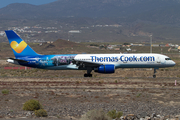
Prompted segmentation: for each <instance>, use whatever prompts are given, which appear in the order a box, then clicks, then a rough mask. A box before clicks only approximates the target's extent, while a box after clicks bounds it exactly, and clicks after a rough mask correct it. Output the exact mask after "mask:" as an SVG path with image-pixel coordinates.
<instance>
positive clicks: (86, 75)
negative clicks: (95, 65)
mask: <svg viewBox="0 0 180 120" xmlns="http://www.w3.org/2000/svg"><path fill="white" fill-rule="evenodd" d="M91 71H92V68H87V74H84V77H92V74H91Z"/></svg>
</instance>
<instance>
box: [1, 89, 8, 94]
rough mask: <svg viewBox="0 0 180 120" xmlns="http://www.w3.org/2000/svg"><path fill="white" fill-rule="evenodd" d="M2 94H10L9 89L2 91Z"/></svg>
mask: <svg viewBox="0 0 180 120" xmlns="http://www.w3.org/2000/svg"><path fill="white" fill-rule="evenodd" d="M1 92H2V94H3V95H7V94H9V90H7V89H4V90H2V91H1Z"/></svg>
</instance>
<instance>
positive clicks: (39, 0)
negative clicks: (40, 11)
mask: <svg viewBox="0 0 180 120" xmlns="http://www.w3.org/2000/svg"><path fill="white" fill-rule="evenodd" d="M54 1H56V0H1V1H0V8H3V7H6V6H7V5H9V4H11V3H30V4H33V5H41V4H46V3H50V2H54Z"/></svg>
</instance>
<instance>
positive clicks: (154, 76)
mask: <svg viewBox="0 0 180 120" xmlns="http://www.w3.org/2000/svg"><path fill="white" fill-rule="evenodd" d="M157 69H158V68H154V74H153V78H156V73H157V71H156V70H157Z"/></svg>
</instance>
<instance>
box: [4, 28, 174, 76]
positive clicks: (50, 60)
mask: <svg viewBox="0 0 180 120" xmlns="http://www.w3.org/2000/svg"><path fill="white" fill-rule="evenodd" d="M5 33H6V36H7V38H8V40H9V44H10V46H11V48H12V50H13V53H14V55H15V58H9V59H8V60H7V62H9V63H13V64H18V65H23V66H28V67H33V68H40V69H49V70H87V73H86V74H84V77H92V74H91V72H92V71H93V70H94V72H98V73H104V74H110V73H114V72H115V69H117V68H154V74H153V77H154V78H155V77H156V74H155V73H156V70H157V69H159V68H164V67H172V66H174V65H175V62H174V61H172V60H171V59H170V58H169V57H168V56H165V55H161V54H148V53H142V54H61V55H41V54H37V53H36V52H35V51H34V50H33V49H32V48H31V47H30V46H29V45H27V43H26V42H25V41H23V40H22V39H21V38H20V37H19V36H18V35H17V34H16V33H15V32H14V31H13V30H7V31H5Z"/></svg>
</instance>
